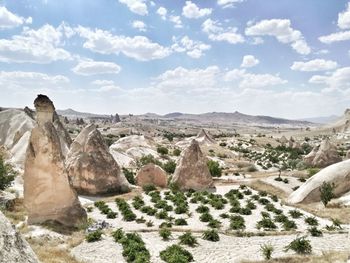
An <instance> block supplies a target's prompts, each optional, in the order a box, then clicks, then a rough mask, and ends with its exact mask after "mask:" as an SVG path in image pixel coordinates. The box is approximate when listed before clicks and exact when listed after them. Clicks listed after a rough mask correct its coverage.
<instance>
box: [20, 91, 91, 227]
mask: <svg viewBox="0 0 350 263" xmlns="http://www.w3.org/2000/svg"><path fill="white" fill-rule="evenodd" d="M34 105H35V108H36V112H37V115H36V117H37V125H36V126H35V127H34V128H33V130H32V132H31V135H30V139H29V145H28V148H27V152H26V160H25V168H24V205H25V207H26V209H27V211H28V223H29V224H35V223H43V222H46V221H55V222H59V223H61V224H63V225H66V226H78V225H80V224H82V223H84V222H86V212H85V210H84V209H83V208H82V206H81V205H80V203H79V200H78V196H77V194H76V192H75V191H74V189H73V188H72V186H71V185H70V183H69V179H68V174H67V171H66V169H65V166H64V157H63V154H62V149H61V143H60V139H59V136H58V133H57V130H56V128H55V127H54V125H53V115H54V111H55V107H54V105H53V103H52V101H51V100H50V99H49V98H48V97H47V96H45V95H38V97H37V98H36V99H35V101H34Z"/></svg>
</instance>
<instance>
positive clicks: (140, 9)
mask: <svg viewBox="0 0 350 263" xmlns="http://www.w3.org/2000/svg"><path fill="white" fill-rule="evenodd" d="M119 2H120V3H122V4H125V5H126V6H127V7H128V8H129V10H130V11H131V12H133V13H135V14H138V15H141V16H144V15H147V14H148V10H147V5H146V3H145V2H146V0H119Z"/></svg>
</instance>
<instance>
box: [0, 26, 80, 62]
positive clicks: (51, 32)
mask: <svg viewBox="0 0 350 263" xmlns="http://www.w3.org/2000/svg"><path fill="white" fill-rule="evenodd" d="M70 30H71V28H70V27H68V26H66V25H65V24H61V25H60V26H59V27H57V28H54V27H53V26H51V25H48V24H46V25H44V26H42V27H41V28H39V29H37V30H34V29H29V28H27V27H25V28H24V29H23V31H22V33H21V34H20V35H14V36H12V38H11V39H0V61H2V62H8V63H10V62H14V63H25V62H30V63H39V64H47V63H51V62H52V61H57V60H71V59H72V56H71V54H70V53H69V52H68V51H67V50H65V49H63V48H62V47H60V46H63V42H64V40H65V39H66V38H69V37H71V36H72V35H71V32H70ZM73 34H74V33H73Z"/></svg>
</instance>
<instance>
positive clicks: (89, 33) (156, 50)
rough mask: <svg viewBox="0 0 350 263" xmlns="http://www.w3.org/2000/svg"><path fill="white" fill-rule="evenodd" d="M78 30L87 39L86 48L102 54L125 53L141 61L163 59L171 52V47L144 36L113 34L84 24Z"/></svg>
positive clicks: (84, 45)
mask: <svg viewBox="0 0 350 263" xmlns="http://www.w3.org/2000/svg"><path fill="white" fill-rule="evenodd" d="M76 31H77V32H78V33H79V35H80V36H81V37H82V38H85V39H86V42H85V43H84V44H83V47H84V48H87V49H89V50H91V51H94V52H97V53H101V54H113V53H115V54H119V53H123V54H124V55H125V56H127V57H131V58H134V59H136V60H139V61H149V60H154V59H162V58H165V57H167V56H169V55H170V54H171V50H170V49H169V48H167V47H163V46H161V45H160V44H158V43H154V42H152V41H151V40H149V39H148V38H147V37H144V36H134V37H126V36H122V35H112V34H111V33H110V32H109V31H104V30H101V29H95V30H91V29H90V28H85V27H82V26H79V27H78V28H76Z"/></svg>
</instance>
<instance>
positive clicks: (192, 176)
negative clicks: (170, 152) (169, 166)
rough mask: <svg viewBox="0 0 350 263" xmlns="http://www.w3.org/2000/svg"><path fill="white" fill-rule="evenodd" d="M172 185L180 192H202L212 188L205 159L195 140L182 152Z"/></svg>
mask: <svg viewBox="0 0 350 263" xmlns="http://www.w3.org/2000/svg"><path fill="white" fill-rule="evenodd" d="M172 183H174V184H176V185H177V186H178V187H179V188H180V189H182V190H186V189H194V190H202V189H207V188H211V187H213V186H214V184H213V178H212V177H211V175H210V172H209V169H208V166H207V158H206V157H205V156H204V155H203V153H202V151H201V149H200V147H199V144H198V142H197V141H196V140H192V142H191V145H190V146H189V147H188V148H186V149H185V150H184V151H183V152H182V154H181V157H180V159H179V162H178V165H177V167H176V170H175V173H174V176H173V179H172Z"/></svg>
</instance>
